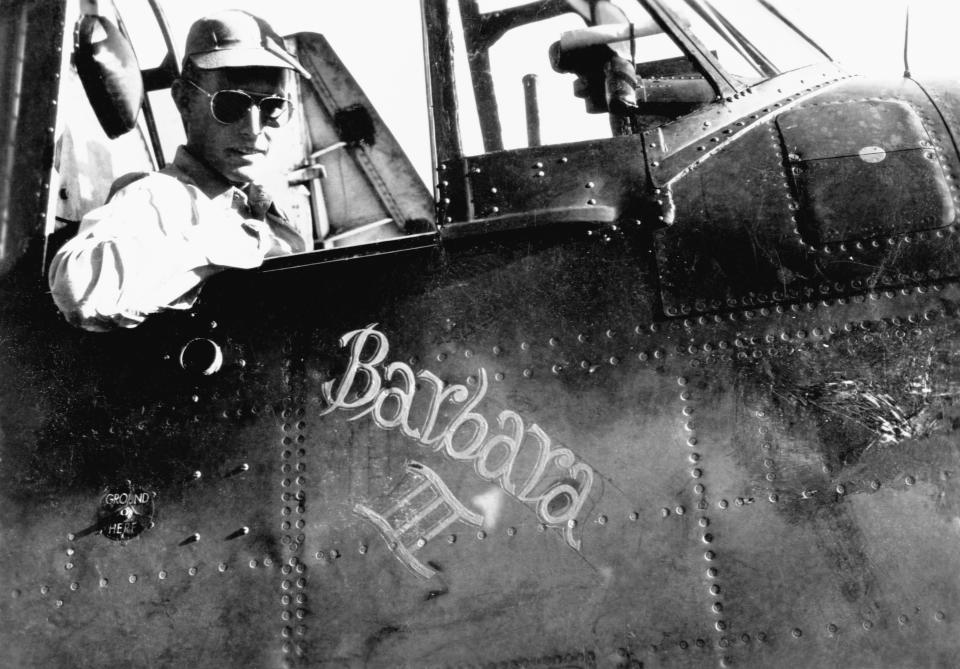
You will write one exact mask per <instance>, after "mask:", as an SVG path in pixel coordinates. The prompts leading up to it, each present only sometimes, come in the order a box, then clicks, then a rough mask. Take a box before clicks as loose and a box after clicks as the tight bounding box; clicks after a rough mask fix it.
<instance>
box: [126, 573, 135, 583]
mask: <svg viewBox="0 0 960 669" xmlns="http://www.w3.org/2000/svg"><path fill="white" fill-rule="evenodd" d="M127 580H128V581H130V582H131V583H136V582H137V575H136V574H130V576H128V577H127Z"/></svg>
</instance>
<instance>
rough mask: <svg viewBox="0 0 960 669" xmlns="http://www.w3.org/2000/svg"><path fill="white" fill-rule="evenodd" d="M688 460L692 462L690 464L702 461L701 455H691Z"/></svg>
mask: <svg viewBox="0 0 960 669" xmlns="http://www.w3.org/2000/svg"><path fill="white" fill-rule="evenodd" d="M687 459H688V460H690V462H699V461H700V454H699V453H691V454H690V455H689V456H688V458H687Z"/></svg>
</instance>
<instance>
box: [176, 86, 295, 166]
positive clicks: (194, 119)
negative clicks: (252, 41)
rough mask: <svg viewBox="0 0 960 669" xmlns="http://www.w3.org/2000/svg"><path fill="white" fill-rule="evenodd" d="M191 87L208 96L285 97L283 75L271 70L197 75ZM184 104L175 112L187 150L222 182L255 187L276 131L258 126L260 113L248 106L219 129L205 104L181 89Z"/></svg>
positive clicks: (189, 89) (200, 96)
mask: <svg viewBox="0 0 960 669" xmlns="http://www.w3.org/2000/svg"><path fill="white" fill-rule="evenodd" d="M194 81H195V82H196V83H197V84H199V85H200V86H201V87H202V88H203V89H204V90H206V91H207V92H208V93H216V92H217V91H219V90H241V91H245V92H248V93H251V94H252V95H253V98H254V99H255V100H259V99H260V97H261V96H264V95H277V96H281V97H282V96H284V95H285V93H286V91H285V83H286V71H285V70H283V69H281V68H272V67H243V68H222V69H218V70H202V71H200V73H199V74H198V75H197V76H195V77H194ZM183 85H184V92H183V95H184V96H185V98H181V99H185V100H186V103H185V104H182V105H181V107H180V113H181V115H182V116H183V119H184V123H185V125H186V133H187V147H188V148H189V149H190V150H191V151H192V152H193V154H194V155H196V156H198V157H200V158H202V159H203V160H205V161H206V162H207V163H208V164H209V165H210V166H211V167H213V168H214V169H215V170H217V171H218V172H219V173H220V174H222V175H223V176H224V177H225V178H226V179H227V180H229V181H232V182H233V183H236V184H245V183H249V182H251V181H259V180H260V179H261V178H262V175H263V174H264V171H265V167H266V164H267V152H268V151H269V149H270V144H271V141H272V139H273V135H274V133H276V132H277V128H275V127H272V126H265V125H263V123H262V121H263V119H261V116H260V110H259V108H258V107H257V106H256V105H252V106H251V108H250V109H249V110H248V111H247V113H246V114H245V115H244V116H243V117H242V118H241V119H240V120H239V121H236V122H235V123H230V124H226V125H225V124H223V123H220V122H219V121H217V120H216V119H215V118H214V117H213V115H212V114H211V113H210V98H208V97H207V96H206V95H204V94H203V93H202V92H201V91H199V90H197V89H196V88H195V87H193V86H191V85H190V84H183Z"/></svg>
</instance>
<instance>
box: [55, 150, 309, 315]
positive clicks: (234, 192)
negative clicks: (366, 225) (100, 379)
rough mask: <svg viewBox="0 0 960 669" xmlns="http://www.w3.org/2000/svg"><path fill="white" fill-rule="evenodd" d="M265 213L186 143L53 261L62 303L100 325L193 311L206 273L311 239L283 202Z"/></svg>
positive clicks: (251, 262)
mask: <svg viewBox="0 0 960 669" xmlns="http://www.w3.org/2000/svg"><path fill="white" fill-rule="evenodd" d="M265 218H266V220H264V221H261V220H258V219H256V218H253V217H252V212H251V211H250V208H249V206H248V204H247V198H246V195H245V194H244V193H243V191H241V190H240V189H238V188H236V187H234V186H232V185H230V184H228V183H226V182H225V181H224V180H223V178H222V177H220V176H219V175H218V174H216V173H214V172H213V171H212V170H211V169H210V168H209V167H207V166H206V165H205V164H203V163H201V162H200V161H198V160H197V159H196V158H194V157H193V156H192V155H191V154H190V153H189V151H187V150H186V149H185V148H184V147H182V146H181V147H180V148H179V149H178V150H177V155H176V157H175V158H174V161H173V164H171V165H169V166H167V167H166V168H164V169H163V170H161V171H160V172H154V173H152V174H149V175H147V176H145V177H143V178H142V179H139V180H137V181H135V182H133V183H132V184H130V185H128V186H126V187H125V188H123V189H121V190H119V191H118V192H117V193H116V194H115V195H114V196H113V198H112V199H111V200H110V201H109V202H108V203H107V204H105V205H103V206H102V207H99V208H98V209H94V210H93V211H91V212H90V213H89V214H87V215H86V216H84V217H83V220H82V221H81V223H80V230H79V233H78V234H77V236H76V237H74V238H73V239H71V240H70V241H68V242H67V243H66V244H65V245H64V246H63V247H62V248H61V249H60V250H59V251H58V252H57V254H56V256H55V257H54V259H53V263H52V264H51V266H50V275H49V282H50V290H51V292H52V294H53V299H54V302H56V304H57V307H59V309H60V311H62V312H63V314H64V316H66V318H67V320H68V321H69V322H70V323H72V324H74V325H78V326H80V327H82V328H84V329H86V330H93V331H106V330H111V329H114V328H117V327H123V328H132V327H135V326H137V325H139V324H140V323H142V322H143V320H144V319H145V318H146V317H147V316H148V315H150V314H153V313H156V312H158V311H162V310H164V309H189V308H190V307H191V306H193V304H194V302H195V301H196V299H197V294H198V293H199V290H200V285H201V284H202V283H203V281H204V280H205V279H206V278H207V277H209V276H211V275H213V274H215V273H217V272H219V271H222V270H223V269H225V268H228V267H238V268H252V267H258V266H260V264H261V263H262V262H263V260H264V258H267V257H271V256H280V255H288V254H291V253H298V252H300V251H305V250H307V249H308V248H311V247H312V240H309V239H306V238H305V236H304V235H302V234H300V233H299V232H297V231H296V230H295V229H294V227H293V226H292V225H291V224H290V223H288V222H287V221H286V219H285V217H283V216H282V215H281V214H279V212H278V211H277V210H276V209H271V210H270V213H268V214H267V215H266V217H265Z"/></svg>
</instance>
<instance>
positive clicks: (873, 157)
mask: <svg viewBox="0 0 960 669" xmlns="http://www.w3.org/2000/svg"><path fill="white" fill-rule="evenodd" d="M857 155H859V156H860V160H862V161H863V162H865V163H880V162H883V159H884V158H886V157H887V152H886V151H885V150H884V149H883V147H882V146H865V147H863V148H862V149H860V150H859V151H858V152H857Z"/></svg>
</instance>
